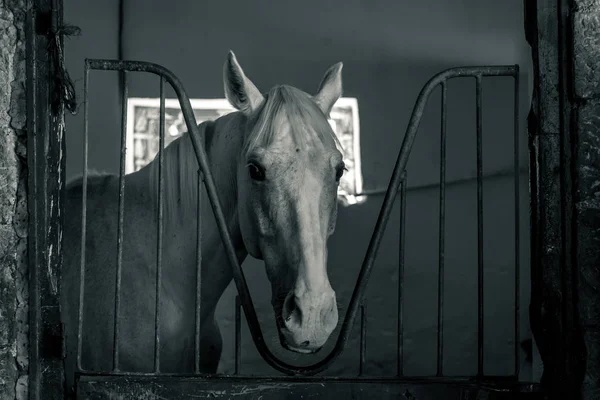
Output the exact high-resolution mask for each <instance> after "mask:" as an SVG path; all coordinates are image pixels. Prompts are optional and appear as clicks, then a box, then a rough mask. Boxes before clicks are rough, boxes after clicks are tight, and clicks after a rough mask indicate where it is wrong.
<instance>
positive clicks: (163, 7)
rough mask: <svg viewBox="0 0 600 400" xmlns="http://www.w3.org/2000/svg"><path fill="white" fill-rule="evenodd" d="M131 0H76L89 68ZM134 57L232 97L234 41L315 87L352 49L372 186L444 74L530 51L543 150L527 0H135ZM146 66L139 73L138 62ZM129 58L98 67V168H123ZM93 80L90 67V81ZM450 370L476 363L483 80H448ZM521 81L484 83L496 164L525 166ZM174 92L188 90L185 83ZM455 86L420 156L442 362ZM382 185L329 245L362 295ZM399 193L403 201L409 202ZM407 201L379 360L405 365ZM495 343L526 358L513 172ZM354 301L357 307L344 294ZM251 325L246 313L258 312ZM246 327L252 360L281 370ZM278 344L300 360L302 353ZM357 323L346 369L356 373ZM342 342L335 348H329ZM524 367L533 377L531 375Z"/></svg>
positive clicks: (350, 63) (417, 310)
mask: <svg viewBox="0 0 600 400" xmlns="http://www.w3.org/2000/svg"><path fill="white" fill-rule="evenodd" d="M116 3H117V2H116V1H115V0H111V1H110V2H103V3H102V5H100V3H98V4H94V3H90V2H78V1H75V0H65V20H66V21H67V22H69V23H73V24H76V25H78V26H80V27H81V28H82V29H83V35H82V37H81V38H76V39H71V40H70V41H69V42H67V43H66V57H67V65H68V67H69V70H70V71H71V74H72V75H73V76H74V77H75V78H77V77H81V76H82V71H83V59H84V58H85V57H90V58H115V57H116V56H117V44H118V41H117V37H116V34H117V26H118V20H117V5H116ZM123 45H124V58H125V59H134V60H143V61H152V62H157V63H159V64H162V65H164V66H166V67H167V68H169V69H171V70H172V71H173V72H174V73H175V74H176V75H177V76H178V77H179V78H180V79H181V80H182V81H183V83H184V85H185V86H186V89H187V92H188V94H189V95H190V97H191V98H222V97H223V90H222V81H221V67H222V64H223V62H224V60H225V55H226V52H227V50H229V49H233V50H234V51H235V52H236V54H237V56H238V59H239V60H240V62H241V64H242V66H243V67H244V69H245V71H246V73H247V74H248V75H249V77H250V78H251V79H252V80H253V81H254V82H255V84H256V85H257V86H258V87H259V88H260V89H261V90H263V91H266V90H268V88H270V87H271V86H272V85H274V84H278V83H288V84H292V85H295V86H297V87H299V88H301V89H303V90H306V91H309V92H310V91H314V90H316V88H317V85H318V83H319V81H320V79H321V77H322V74H323V73H324V72H325V70H326V68H327V67H328V66H329V65H331V64H332V63H334V62H337V61H343V62H344V64H345V66H344V86H345V93H344V95H345V96H350V97H356V98H358V103H359V113H360V118H361V136H362V138H361V147H362V164H363V178H364V187H365V189H367V190H370V189H379V188H383V187H385V186H386V185H387V183H388V180H389V177H390V173H391V169H392V167H393V164H394V162H395V159H396V156H397V151H398V149H399V147H400V144H401V142H402V138H403V135H404V130H405V127H406V124H407V122H408V119H409V117H410V112H411V111H412V107H413V104H414V101H415V99H416V97H417V95H418V93H419V90H420V89H421V87H422V86H423V84H424V83H425V82H426V81H427V79H429V78H430V77H431V76H432V75H433V74H435V73H437V72H440V71H441V70H443V69H445V68H449V67H454V66H460V65H486V64H519V65H520V66H521V68H522V72H523V73H522V75H521V78H522V82H523V85H522V91H521V92H522V93H521V110H520V111H521V113H520V115H521V121H520V125H521V126H522V127H523V130H522V135H521V152H520V159H521V165H522V166H523V167H525V166H526V165H527V145H526V143H527V142H526V134H525V129H524V125H525V124H524V121H525V116H526V111H527V109H528V107H529V95H528V93H529V91H530V90H529V87H530V86H531V80H530V78H529V73H528V71H529V64H530V53H529V48H528V46H527V44H526V42H525V38H524V30H523V15H522V2H521V1H520V0H507V1H504V2H497V1H493V0H488V1H482V0H462V1H459V0H427V1H425V0H424V1H420V2H410V4H409V2H398V1H391V0H389V1H369V2H367V1H358V0H350V1H348V0H345V1H341V0H336V1H329V2H327V3H323V2H320V1H317V0H309V1H304V2H302V3H298V2H294V1H291V0H283V1H278V2H239V1H234V0H227V1H225V0H219V1H210V2H201V3H200V2H194V1H186V2H184V1H180V2H177V3H173V2H165V1H159V0H144V1H142V0H126V1H125V15H124V35H123ZM132 75H135V74H132ZM116 76H117V75H116V74H115V73H106V72H95V73H93V74H92V78H91V79H90V82H91V84H90V147H89V148H90V167H92V168H95V169H100V170H106V171H110V172H113V173H117V172H118V154H119V137H120V136H119V135H120V132H119V121H120V117H119V112H120V111H119V105H118V102H117V96H118V93H117V92H118V87H117V78H116ZM81 88H82V83H81V81H80V82H78V90H79V93H81ZM448 90H449V91H448V150H447V157H448V167H447V179H448V181H449V186H448V189H447V190H448V192H447V202H448V203H447V211H446V213H447V214H446V215H447V216H448V220H447V239H446V246H447V247H446V260H447V266H446V290H447V292H446V297H445V299H446V311H445V315H446V323H445V327H446V333H445V349H446V353H445V359H446V363H445V372H446V373H448V374H464V375H467V374H473V373H475V371H476V337H477V336H476V327H477V317H476V310H477V309H476V293H477V290H476V270H477V253H476V187H475V184H474V181H473V178H474V176H475V171H476V169H475V167H476V163H475V160H476V159H475V157H476V155H475V154H476V153H475V111H474V110H475V84H474V80H472V79H470V80H461V81H452V82H451V83H450V84H449V85H448ZM511 90H512V81H511V80H510V79H508V78H502V79H501V78H493V79H491V78H490V79H489V80H485V81H484V86H483V96H484V97H483V105H484V114H483V126H484V139H483V153H484V174H485V175H486V176H489V175H492V174H495V173H498V172H502V171H510V168H512V91H511ZM130 96H143V97H145V96H158V80H157V79H156V78H151V77H142V76H132V77H131V80H130ZM171 96H172V94H171ZM439 112H440V111H439V91H436V92H435V93H434V97H433V98H432V100H431V101H430V104H429V105H428V108H427V110H426V114H425V116H424V118H423V121H422V127H421V130H420V133H419V136H418V138H417V141H416V144H415V147H414V149H413V152H412V155H411V158H410V161H409V164H408V177H409V194H408V200H407V225H406V237H407V250H406V278H405V279H406V281H405V288H406V293H405V301H406V303H405V310H406V315H405V327H406V333H405V337H406V341H405V350H404V351H405V363H406V368H405V372H406V373H407V374H432V373H434V372H435V335H436V333H435V324H436V318H437V316H436V312H435V310H436V308H435V305H436V297H437V286H436V282H437V281H436V279H437V278H436V276H437V272H436V271H437V269H436V268H437V215H438V200H437V196H438V190H437V188H430V187H428V186H427V185H429V184H432V183H436V182H438V179H439V178H438V177H439V172H438V171H439ZM81 123H82V122H81V119H80V117H76V118H72V119H70V120H68V130H67V156H68V158H67V175H68V177H73V176H74V175H78V174H80V171H81V138H80V134H79V132H80V127H81V126H82V125H81ZM527 193H528V186H527V174H526V172H523V173H522V176H521V194H522V196H521V214H520V221H521V226H522V228H523V229H522V231H521V250H522V251H521V257H520V260H521V265H522V266H523V271H522V278H523V279H522V291H521V292H522V294H523V300H522V303H521V309H522V310H523V311H524V312H522V314H521V326H522V327H523V329H522V338H523V339H524V338H527V337H530V333H529V331H528V321H527V313H526V311H525V310H527V304H528V293H529V290H528V288H529V280H528V278H529V274H528V259H529V252H528V231H527V229H526V228H527V226H528V222H529V220H528V213H527V209H528V199H527ZM381 201H382V197H371V198H369V199H368V201H367V202H366V203H364V204H362V205H360V206H353V207H349V208H342V209H341V210H340V212H339V217H338V224H337V230H336V233H335V235H334V236H333V237H332V239H331V241H330V245H329V249H330V250H329V262H330V267H329V270H330V275H331V280H332V284H333V285H334V288H335V289H336V290H337V291H338V298H339V302H340V304H343V305H346V304H347V302H348V300H349V297H350V294H351V290H352V288H353V285H354V282H355V279H356V276H357V272H358V269H359V267H360V262H361V261H362V258H363V256H364V253H365V251H366V247H367V245H368V240H369V238H370V234H371V231H372V229H373V227H374V224H375V220H376V217H377V213H378V211H379V208H380V206H381ZM397 203H398V202H397ZM398 206H399V204H397V205H396V208H395V210H394V212H393V214H392V219H391V221H390V224H389V227H388V231H387V233H386V237H385V239H384V242H383V244H382V246H381V250H380V255H379V257H378V261H377V263H376V265H375V269H374V271H373V276H372V278H371V281H370V283H369V290H368V296H369V310H370V311H369V321H370V322H369V328H368V332H367V335H368V356H367V357H368V365H367V373H368V374H380V375H390V374H393V373H395V365H396V362H395V358H394V352H395V343H396V339H395V335H396V331H395V326H396V325H395V324H396V322H395V315H396V287H397V279H398V272H397V270H398V232H399V230H398V227H399V210H398ZM484 207H485V209H484V221H485V229H484V259H485V271H486V272H485V273H486V277H485V285H486V286H485V290H486V298H485V301H486V308H485V313H486V318H485V332H486V333H485V337H486V343H485V350H486V362H485V365H486V369H485V372H486V373H488V374H509V373H511V372H512V369H511V367H512V363H513V361H512V354H513V353H512V346H513V344H512V339H511V338H512V329H513V328H512V326H513V325H512V307H513V302H512V293H513V292H512V291H513V290H514V289H513V283H512V282H513V281H512V274H513V271H514V256H513V251H514V244H513V242H514V239H513V229H514V228H513V226H512V221H513V214H512V213H513V211H514V210H513V191H512V182H511V180H510V177H507V176H504V177H499V178H486V179H485V183H484ZM244 269H245V271H246V273H247V276H248V280H249V284H250V287H251V292H252V294H253V297H254V299H255V304H256V306H257V309H258V314H259V316H260V317H261V321H262V326H263V330H265V331H266V334H267V337H268V340H273V342H274V343H275V337H276V336H275V332H274V329H273V327H274V321H273V317H272V311H271V308H270V305H269V296H270V295H269V290H268V286H267V284H266V276H265V273H264V268H263V267H262V265H261V263H260V262H257V261H256V260H253V259H249V260H248V261H247V262H246V263H245V264H244ZM233 295H234V289H233V288H230V290H228V291H227V293H226V295H225V296H224V297H223V299H222V301H221V303H220V305H219V309H218V315H219V318H220V323H221V326H222V330H223V332H224V340H225V348H224V352H223V360H222V365H221V371H223V372H231V371H232V360H233V346H232V344H233V327H232V315H233V314H232V313H233ZM343 307H345V306H343ZM244 329H245V327H244ZM250 342H251V339H250V336H249V335H248V334H247V332H245V331H244V335H243V354H242V357H243V364H242V365H243V366H242V372H243V373H254V372H256V373H271V372H272V371H271V370H270V368H269V367H267V366H264V363H263V362H262V361H261V360H260V356H259V355H258V354H257V353H256V351H255V350H254V346H253V345H251V344H250ZM272 347H273V351H275V352H276V353H277V354H279V355H281V356H283V357H284V358H286V359H287V360H288V361H289V360H290V356H289V355H286V354H282V352H280V351H278V349H277V348H276V347H277V345H274V346H272ZM357 348H358V346H357V335H354V336H353V338H352V339H351V342H350V345H349V350H348V351H347V352H346V353H345V354H344V355H343V357H342V358H341V359H340V361H339V362H338V363H336V364H335V365H334V366H333V367H332V369H331V370H330V371H329V372H330V373H336V374H355V373H356V371H357V362H358V353H357V351H356V349H357ZM324 351H327V350H324ZM524 379H530V376H527V375H525V376H524Z"/></svg>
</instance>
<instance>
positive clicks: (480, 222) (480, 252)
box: [475, 75, 483, 376]
mask: <svg viewBox="0 0 600 400" xmlns="http://www.w3.org/2000/svg"><path fill="white" fill-rule="evenodd" d="M475 79H476V102H477V375H478V376H482V375H483V162H482V161H483V160H482V140H481V132H482V125H483V122H482V115H481V75H477V76H476V77H475Z"/></svg>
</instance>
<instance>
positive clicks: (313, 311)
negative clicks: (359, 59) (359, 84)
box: [60, 51, 346, 390]
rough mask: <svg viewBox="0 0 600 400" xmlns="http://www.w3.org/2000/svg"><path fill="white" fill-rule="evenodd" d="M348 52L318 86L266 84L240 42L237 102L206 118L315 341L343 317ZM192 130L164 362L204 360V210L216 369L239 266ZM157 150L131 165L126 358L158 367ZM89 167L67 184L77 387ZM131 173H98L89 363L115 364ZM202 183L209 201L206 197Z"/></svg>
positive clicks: (180, 192) (182, 166) (213, 151)
mask: <svg viewBox="0 0 600 400" xmlns="http://www.w3.org/2000/svg"><path fill="white" fill-rule="evenodd" d="M342 67H343V64H342V63H341V62H340V63H337V64H335V65H332V66H331V67H330V68H329V69H328V70H327V71H326V73H325V75H324V77H323V78H322V80H321V83H320V85H319V86H318V90H317V92H316V94H314V95H310V94H308V93H306V92H304V91H302V90H300V89H297V88H295V87H292V86H288V85H277V86H275V87H273V88H272V89H271V90H270V91H268V92H266V93H261V92H260V91H259V90H258V89H257V87H256V86H255V85H254V83H253V82H252V81H251V80H250V79H249V78H248V77H247V76H246V75H245V73H244V71H243V70H242V67H241V66H240V64H239V62H238V61H237V58H236V56H235V54H234V53H233V52H231V51H230V52H229V54H228V56H227V58H226V61H225V63H224V67H223V84H224V91H225V96H226V98H227V100H228V101H229V103H231V105H232V106H233V107H234V108H235V109H236V111H234V112H232V113H230V114H227V115H224V116H222V117H220V118H218V119H216V120H214V121H206V122H203V123H201V124H200V125H198V128H199V134H200V135H201V138H200V140H201V142H202V143H203V144H204V147H205V150H206V154H207V157H208V164H209V166H210V169H211V171H212V174H213V176H214V181H215V185H216V189H217V193H218V196H219V199H220V202H221V206H222V209H223V212H224V215H225V217H226V221H227V224H228V228H229V232H230V234H231V238H232V241H233V245H234V247H235V251H236V255H237V259H238V261H239V263H240V264H241V263H242V262H243V261H244V259H245V258H246V257H247V256H248V255H251V256H252V257H254V258H257V259H260V260H263V261H264V265H265V268H266V273H267V277H268V279H269V281H270V284H271V304H272V307H273V311H274V315H275V323H276V327H277V330H278V333H279V340H280V343H281V345H282V347H283V348H285V349H287V350H289V351H292V352H296V353H314V352H317V351H318V350H319V349H321V348H322V347H323V345H324V344H325V343H326V341H327V340H328V338H329V336H330V335H331V333H332V331H333V330H334V329H335V328H336V326H337V324H338V309H337V303H336V295H335V291H334V290H333V288H332V287H331V284H330V282H329V278H328V274H327V240H328V238H329V236H330V235H331V234H332V233H333V232H334V230H335V223H336V219H337V189H338V185H339V181H340V178H341V176H342V174H343V173H344V170H345V169H346V168H345V165H344V161H343V156H342V154H343V152H342V147H341V144H340V142H339V140H338V139H337V138H336V136H335V134H334V132H333V130H332V128H331V126H330V124H329V123H328V116H329V114H330V112H331V109H332V108H333V106H334V104H335V102H336V101H337V100H338V99H339V98H340V96H341V95H342V76H341V71H342ZM189 135H190V134H189V133H185V134H184V135H182V136H181V137H179V138H178V139H176V140H175V141H173V142H172V143H171V144H169V145H168V146H167V147H166V148H165V149H164V150H163V149H161V150H160V151H163V157H164V166H163V171H164V186H163V188H164V192H163V193H164V223H163V243H162V264H161V265H162V284H161V288H160V290H161V303H160V306H159V307H160V316H161V318H160V324H159V327H158V330H159V333H160V346H159V350H158V351H159V356H160V371H161V372H165V373H188V372H193V371H194V360H195V353H194V352H195V350H194V348H195V316H196V312H197V310H196V306H195V300H196V273H197V265H196V245H197V233H196V230H197V224H196V221H197V217H198V213H200V221H202V222H201V224H202V225H201V228H202V238H201V251H202V262H201V276H202V280H201V302H200V304H201V306H200V310H199V315H200V324H201V333H200V336H201V338H200V346H199V348H200V349H199V351H200V360H201V365H200V370H201V372H203V373H208V374H212V373H216V371H217V367H218V364H219V359H220V356H221V349H222V338H221V332H220V330H219V327H218V325H217V322H216V321H215V307H216V305H217V302H218V301H219V299H220V297H221V295H222V294H223V292H224V290H225V289H226V288H227V286H228V285H229V284H230V282H231V280H232V278H233V277H232V269H231V268H230V266H229V265H228V260H227V257H226V253H225V249H224V246H223V243H222V240H221V238H220V236H219V233H218V230H217V225H216V222H215V218H214V214H213V212H212V209H211V208H210V205H209V201H208V199H207V196H206V192H205V191H203V190H202V191H199V190H198V189H199V188H198V184H199V183H198V163H197V159H196V156H195V153H194V151H193V146H192V143H191V139H190V136H189ZM159 176H160V175H159V162H158V155H157V156H156V157H155V158H154V160H153V161H152V162H150V163H149V164H148V165H146V166H145V167H144V168H142V169H140V170H139V171H137V172H134V173H130V174H127V175H125V177H124V181H125V190H124V200H123V202H124V206H123V207H124V214H123V234H122V249H123V251H122V274H121V289H120V296H121V298H120V299H121V300H120V312H119V326H120V328H119V342H118V351H119V370H120V371H129V372H152V371H154V369H153V368H154V361H153V360H154V340H155V324H154V321H155V320H154V318H155V312H156V306H155V290H156V268H157V261H156V258H157V250H156V247H157V245H156V243H157V219H158V216H157V215H158V197H159V191H158V182H159ZM82 191H83V178H82V177H79V178H76V179H74V180H72V181H70V182H69V183H68V184H67V187H66V198H65V202H66V218H65V229H64V243H65V245H64V265H63V270H62V275H61V293H60V306H61V315H62V320H63V324H64V334H65V340H66V363H65V371H66V376H67V378H66V379H67V388H71V389H69V390H72V389H73V384H74V377H73V374H74V371H75V370H76V365H77V364H76V359H77V347H78V340H77V333H78V309H79V295H80V292H79V284H80V279H81V274H80V263H81V241H82V239H81V238H82V227H81V217H82ZM118 192H119V176H116V175H110V174H93V175H89V176H88V182H87V212H86V219H87V222H86V239H85V279H84V297H83V318H82V342H81V364H82V368H83V369H85V370H88V371H94V372H102V371H111V370H112V369H113V364H112V363H113V356H112V355H113V343H114V341H113V334H114V323H113V321H114V307H115V294H116V291H115V289H116V283H115V276H116V268H117V260H116V258H117V257H116V254H117V230H118V218H117V215H118ZM198 193H200V196H201V197H202V198H201V200H202V201H201V207H200V209H198V205H197V201H198Z"/></svg>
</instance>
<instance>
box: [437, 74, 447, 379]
mask: <svg viewBox="0 0 600 400" xmlns="http://www.w3.org/2000/svg"><path fill="white" fill-rule="evenodd" d="M441 87H442V120H441V133H440V136H441V137H440V142H441V143H440V225H439V248H438V321H437V322H438V326H437V334H438V337H437V376H442V374H443V366H444V261H445V259H444V255H445V238H446V82H445V81H443V82H442V83H441Z"/></svg>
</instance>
